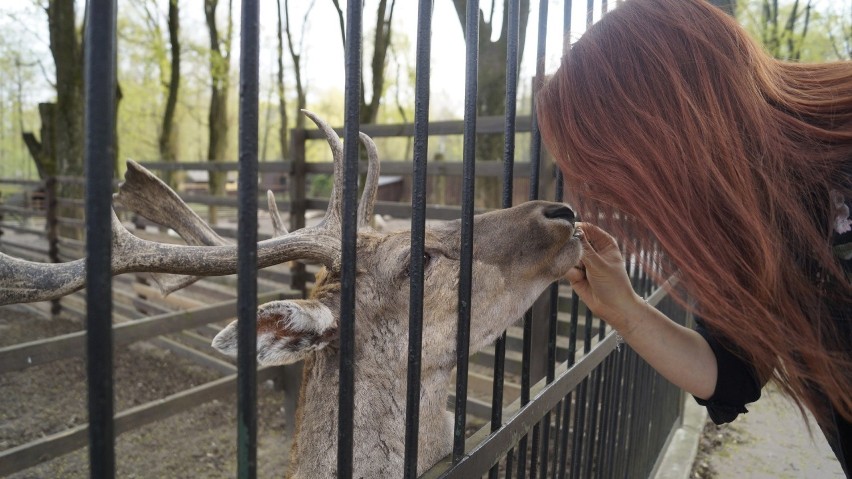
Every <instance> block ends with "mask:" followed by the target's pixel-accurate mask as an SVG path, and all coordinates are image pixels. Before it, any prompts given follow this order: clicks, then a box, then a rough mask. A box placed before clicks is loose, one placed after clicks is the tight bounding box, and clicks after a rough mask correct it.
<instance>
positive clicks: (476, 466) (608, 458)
mask: <svg viewBox="0 0 852 479" xmlns="http://www.w3.org/2000/svg"><path fill="white" fill-rule="evenodd" d="M347 3H348V4H347V12H346V20H347V21H346V26H347V34H346V53H345V62H346V78H345V92H346V98H345V100H344V102H345V105H344V110H345V115H344V118H345V122H344V129H343V136H344V147H345V151H344V182H343V192H342V197H343V212H342V218H341V222H342V254H343V256H342V274H341V276H342V279H341V286H342V288H341V290H342V296H341V310H340V349H339V351H340V365H339V368H340V383H339V384H340V390H339V396H338V401H339V402H338V433H337V445H338V451H337V472H338V476H339V477H341V478H350V477H352V475H353V427H354V426H353V417H354V413H353V411H354V407H355V405H354V387H355V385H354V359H353V358H354V348H355V344H354V328H357V327H358V325H357V322H356V318H355V316H354V310H355V308H354V305H355V294H356V290H355V272H356V261H357V257H356V250H355V244H356V243H355V241H356V215H357V192H358V191H357V190H358V173H359V162H358V153H359V152H358V141H357V135H358V131H359V127H360V125H359V114H358V111H359V106H360V105H359V102H360V87H361V85H360V68H361V20H362V11H361V10H362V2H357V1H350V2H347ZM604 4H605V5H606V2H604ZM563 5H564V8H565V10H564V11H563V19H564V25H565V26H564V28H565V33H567V30H568V28H569V26H570V23H571V17H570V15H571V13H570V12H571V7H572V2H571V1H564V2H563ZM592 5H593V2H591V0H590V1H589V4H588V8H589V9H590V10H591V6H592ZM508 6H509V12H510V13H509V25H508V31H507V33H506V34H507V35H509V42H508V48H507V52H506V72H507V75H506V78H507V83H506V113H505V117H504V121H503V123H502V130H503V134H504V137H505V143H504V155H503V163H502V167H503V191H502V206H503V207H510V206H512V198H513V178H514V177H515V176H516V174H517V173H516V171H515V161H514V159H515V136H516V134H517V132H518V131H519V130H521V129H526V128H527V126H526V125H524V126H520V127H519V125H518V123H517V121H518V117H517V112H516V104H517V100H518V99H517V91H518V88H517V81H518V62H519V58H518V56H519V47H518V34H519V17H520V13H519V1H518V0H512V1H509V2H508ZM547 7H548V2H547V1H542V2H539V9H538V11H539V18H538V45H537V52H536V55H537V58H538V59H539V61H538V62H537V65H536V78H535V81H534V85H535V87H534V88H537V87H538V86H539V85H540V84H541V82H542V81H543V78H544V63H543V59H544V57H545V53H546V52H545V37H546V26H547V18H548V14H549V12H548V8H547ZM88 8H89V10H88V13H87V15H88V16H87V18H88V20H87V31H86V35H87V38H86V44H87V48H86V60H85V61H86V78H87V86H86V98H87V103H86V111H85V115H86V152H85V158H86V169H87V178H86V186H87V192H88V196H87V198H86V201H85V205H86V218H85V225H86V245H87V246H86V255H87V258H88V260H87V278H88V289H87V294H88V298H89V299H90V300H89V301H87V308H88V309H87V318H88V323H87V331H88V333H87V334H86V345H87V347H86V351H87V358H88V364H89V369H88V384H89V427H88V428H87V429H88V433H89V451H90V465H91V474H92V476H93V477H106V478H109V477H114V475H115V456H114V446H113V443H114V437H115V434H116V424H115V420H114V416H113V403H112V398H113V391H112V388H113V382H112V343H113V336H112V334H113V328H112V310H111V304H110V302H108V301H98V300H96V298H103V297H110V295H111V274H110V256H111V251H110V244H111V242H110V234H109V231H110V228H109V222H110V205H111V193H112V183H111V181H110V175H106V174H104V173H103V172H105V171H112V166H111V163H110V162H111V152H112V151H113V141H114V138H113V128H112V122H113V121H114V120H113V118H114V117H113V108H114V101H113V100H114V92H115V68H116V65H115V57H116V51H115V38H116V37H115V18H116V6H115V0H91V1H90V2H89V3H88ZM432 8H433V1H432V0H420V1H419V4H418V26H417V45H416V51H417V58H416V86H415V116H414V124H413V128H411V129H410V130H406V129H401V130H400V131H405V132H408V131H410V133H411V134H413V137H414V149H413V155H414V159H413V163H412V168H413V169H412V176H413V182H412V191H413V194H412V202H411V208H410V211H411V231H412V234H411V252H412V253H411V258H412V262H411V265H410V272H411V281H410V284H411V290H410V311H409V327H410V329H409V336H408V338H409V342H408V344H409V350H408V373H407V394H406V415H405V418H404V421H405V465H404V476H405V477H410V478H413V477H416V475H417V449H418V430H419V421H418V419H419V398H420V387H421V381H420V368H421V354H422V332H423V329H422V319H423V294H424V285H423V264H422V262H421V261H420V258H422V255H423V250H424V232H425V221H426V217H427V206H426V200H425V197H426V179H427V174H428V161H427V158H428V141H427V140H428V137H429V135H430V125H431V124H430V122H429V78H430V74H429V63H430V56H431V52H430V43H431V32H432V27H433V23H432ZM605 8H606V6H604V9H605ZM258 9H259V1H258V0H243V1H242V23H241V25H242V32H241V48H240V51H241V59H240V112H239V125H240V126H239V174H240V178H241V180H242V181H240V182H239V193H238V201H237V205H238V207H239V227H238V232H237V241H238V245H239V263H238V265H239V266H238V269H239V273H238V300H237V312H238V318H239V327H238V331H239V334H238V343H239V357H238V361H237V364H238V366H237V377H236V385H237V395H238V405H237V408H238V414H237V417H238V420H237V425H238V426H237V427H238V431H237V440H238V477H241V478H253V477H256V471H257V464H256V462H257V458H256V447H257V440H256V436H257V417H256V414H257V412H256V400H257V397H256V394H257V393H256V388H257V379H258V370H257V364H256V359H255V346H256V340H255V321H256V313H255V311H256V308H257V276H258V272H257V270H256V264H255V263H256V261H255V259H256V243H257V203H258V202H257V199H258V195H257V177H258V169H259V167H258V162H257V144H258V132H257V126H258V124H257V121H258V112H257V107H258V95H257V92H258V81H259V79H258V51H259V28H258V21H259V10H258ZM478 14H479V3H478V1H476V0H470V1H468V4H467V21H466V26H465V32H466V35H467V39H466V40H467V41H466V45H467V46H466V48H467V50H466V69H465V81H464V88H465V105H464V123H463V135H464V143H463V163H462V167H461V175H462V182H463V188H462V202H461V203H462V204H461V214H460V217H461V224H462V234H461V253H462V254H461V258H460V259H461V261H460V271H459V288H458V337H457V338H456V342H457V377H456V382H455V384H456V392H455V405H454V410H455V419H454V425H455V427H454V439H453V448H452V453H451V455H450V456H449V457H447V458H445V459H444V460H442V461H441V462H439V463H438V464H436V465H435V466H434V467H432V468H431V469H430V470H429V471H427V472H426V473H425V475H424V477H457V478H469V477H479V476H483V475H485V474H487V475H488V477H500V476H502V477H507V478H509V477H515V476H517V477H526V476H527V475H529V476H530V477H539V476H540V477H548V476H553V477H560V478H561V477H566V476H569V477H583V478H585V477H647V476H648V475H649V474H650V473H651V472H652V471H653V470H654V467H655V464H656V461H657V458H658V457H660V451H661V450H662V449H663V448H664V447H665V444H666V442H667V441H668V440H669V437H670V436H671V434H672V432H673V431H674V430H675V429H676V428H677V427H678V426H679V421H680V403H681V398H682V393H681V392H680V391H679V390H677V388H675V387H674V386H672V385H670V384H669V383H667V382H665V380H663V379H662V378H661V377H660V376H659V375H657V374H656V373H655V372H654V371H653V370H651V369H650V368H649V367H648V366H647V364H645V363H644V362H643V361H642V360H641V359H640V358H638V357H637V356H636V355H635V353H633V352H632V351H631V350H630V349H629V348H627V347H623V348H620V347H619V345H618V344H617V343H618V342H617V338H616V335H615V334H614V333H613V332H612V331H609V332H607V327H606V325H605V324H603V323H602V322H600V321H599V320H596V318H594V317H593V316H592V313H591V311H589V310H588V309H585V311H584V313H583V315H584V317H583V318H582V319H583V321H582V331H580V326H581V310H582V309H583V308H581V305H580V303H579V301H578V298H577V297H576V295H574V297H573V298H572V300H571V302H570V310H571V315H570V323H569V326H568V330H567V331H562V332H560V331H559V327H558V321H557V319H558V318H557V316H558V311H559V309H560V296H559V285H558V284H554V285H552V286H551V287H550V288H549V289H548V291H547V292H546V304H547V306H548V308H547V312H546V313H545V317H546V324H547V333H546V335H547V340H546V351H547V354H546V356H547V357H546V373H545V377H544V378H542V379H541V380H540V381H538V382H537V383H535V384H532V383H533V381H534V380H535V379H536V378H533V376H532V375H531V373H530V364H531V362H532V355H533V354H532V350H533V348H534V347H537V346H540V345H539V344H533V336H534V335H533V333H534V332H533V321H534V315H535V314H540V313H534V312H533V311H532V310H531V311H529V312H527V314H525V316H524V323H523V324H524V334H523V339H522V342H523V346H522V350H523V361H522V367H521V383H522V384H521V394H520V398H519V399H518V400H517V401H515V402H514V403H513V404H512V405H510V406H509V407H508V408H504V407H503V384H504V376H505V373H506V371H505V354H506V344H507V336H506V334H505V333H504V334H503V336H502V337H501V338H499V339H498V340H497V342H496V344H495V353H494V366H493V370H494V377H493V394H492V414H491V421H490V423H489V424H487V425H486V426H484V427H482V428H481V429H480V430H479V431H477V432H476V433H474V434H473V435H472V436H470V437H466V434H465V431H466V426H467V424H466V420H467V414H466V412H467V411H466V407H467V404H468V401H467V393H468V360H469V354H468V353H469V349H468V346H469V345H468V341H469V328H470V311H471V307H473V305H471V268H472V260H473V258H472V238H473V234H474V231H473V215H474V213H475V210H474V178H475V177H476V162H475V156H476V135H477V110H476V105H477V102H476V100H477V81H478V73H477V72H478V41H477V38H478V35H479V32H478V28H479V16H478ZM591 19H592V17H591V16H589V17H588V22H589V23H590V22H591ZM528 121H529V122H530V123H529V126H528V129H529V131H530V132H531V136H532V140H531V150H530V163H529V176H530V190H529V191H530V194H529V198H530V199H537V198H538V197H539V185H540V184H541V182H542V181H545V180H548V181H550V180H553V181H555V182H556V188H555V191H556V195H555V198H554V199H556V200H561V197H562V191H561V187H562V179H561V176H560V175H559V174H558V173H554V174H553V176H550V172H545V173H546V175H544V176H545V177H546V178H543V177H542V172H541V171H540V170H541V167H540V165H541V156H542V151H541V139H540V136H539V133H538V125H537V123H536V115H535V111H533V114H532V115H531V117H529V119H528ZM432 133H434V132H432ZM308 136H309V132H301V133H300V135H294V137H297V138H301V141H302V142H304V141H306V140H307V139H308ZM301 148H302V151H303V150H304V145H302V147H301ZM294 150H296V151H298V148H295V149H294ZM303 166H304V165H303ZM302 173H304V172H302ZM302 193H304V192H303V191H302ZM299 200H300V201H306V200H305V199H304V195H303V196H302V198H300V199H299ZM304 206H305V205H301V207H302V208H304ZM297 221H298V220H297ZM301 221H304V218H303V217H302V220H301ZM302 226H304V225H302ZM638 260H639V258H629V261H628V264H629V265H635V264H638V263H639V261H638ZM630 273H631V275H632V278H633V280H634V286H635V287H636V289H637V290H638V291H639V292H641V293H643V294H645V295H647V296H649V297H650V299H649V303H650V304H653V305H656V306H657V307H658V308H660V309H662V310H664V312H666V313H667V314H668V315H669V316H670V317H672V318H674V319H676V320H678V321H680V322H683V323H685V322H686V321H688V319H689V318H687V316H686V315H685V313H684V312H683V311H682V310H680V309H679V308H678V306H677V304H676V303H675V302H674V301H672V300H671V298H669V297H668V296H666V293H665V291H666V289H664V288H661V287H655V285H653V284H652V282H651V277H652V276H651V275H649V274H648V273H647V272H645V271H641V270H640V269H638V268H632V269H631V271H630ZM595 322H597V327H596V328H595V326H594V324H595ZM581 335H582V337H581ZM560 337H561V338H563V339H565V340H566V341H567V343H568V344H567V353H566V355H565V360H564V361H560V360H559V359H557V357H558V354H557V351H558V349H559V347H558V342H559V340H560V339H559V338H560ZM578 341H582V351H581V352H579V351H577V345H578ZM400 420H403V419H402V418H400Z"/></svg>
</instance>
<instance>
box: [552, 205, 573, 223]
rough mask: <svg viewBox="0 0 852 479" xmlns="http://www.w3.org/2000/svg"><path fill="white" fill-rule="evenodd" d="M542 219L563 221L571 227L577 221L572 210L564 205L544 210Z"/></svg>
mask: <svg viewBox="0 0 852 479" xmlns="http://www.w3.org/2000/svg"><path fill="white" fill-rule="evenodd" d="M544 217H545V218H548V219H557V220H565V221H567V222H569V223H571V225H572V226H573V225H574V223H575V222H576V221H577V217H576V215H575V214H574V210H572V209H571V208H569V207H567V206H565V205H552V206H548V207H546V208H545V209H544Z"/></svg>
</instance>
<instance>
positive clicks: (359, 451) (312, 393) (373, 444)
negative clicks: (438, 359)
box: [289, 349, 452, 478]
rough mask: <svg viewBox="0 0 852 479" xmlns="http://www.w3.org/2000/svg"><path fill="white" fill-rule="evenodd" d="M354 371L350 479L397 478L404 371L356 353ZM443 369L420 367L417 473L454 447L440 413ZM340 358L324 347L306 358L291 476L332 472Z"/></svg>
mask: <svg viewBox="0 0 852 479" xmlns="http://www.w3.org/2000/svg"><path fill="white" fill-rule="evenodd" d="M355 364H356V366H355V368H356V370H355V412H354V414H355V417H354V418H353V420H354V436H353V445H354V448H353V468H354V472H355V474H354V475H355V477H398V476H400V475H402V472H403V466H404V457H405V398H406V387H407V386H406V373H405V367H406V365H405V364H403V365H402V366H401V367H393V366H390V365H391V364H393V363H388V362H383V361H377V360H376V358H371V359H368V358H363V360H362V358H358V360H357V361H356V363H355ZM448 386H449V371H443V370H424V371H423V373H422V380H421V394H420V424H419V440H418V445H419V447H418V471H419V472H418V474H419V473H422V472H424V471H425V470H426V469H427V468H428V467H430V466H432V465H433V464H435V463H436V462H437V461H438V460H439V459H440V458H442V457H444V456H445V455H447V454H448V453H449V452H450V451H451V448H452V417H451V416H449V413H447V411H446V405H447V397H448V392H447V391H448V389H447V388H448ZM338 387H339V356H338V354H337V351H334V350H330V349H327V350H323V351H320V352H318V353H317V354H316V355H314V357H313V358H312V359H310V360H307V361H306V362H305V368H304V377H303V381H302V391H301V394H300V398H299V408H298V411H297V419H296V420H297V424H296V437H295V439H294V441H293V446H292V450H291V454H290V471H291V474H290V476H289V477H292V478H308V477H333V476H335V475H336V473H337V466H336V464H337V424H338V401H337V394H338Z"/></svg>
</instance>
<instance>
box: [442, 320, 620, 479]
mask: <svg viewBox="0 0 852 479" xmlns="http://www.w3.org/2000/svg"><path fill="white" fill-rule="evenodd" d="M613 349H615V335H610V336H607V338H606V339H604V340H603V342H601V343H599V344H597V345H595V347H594V348H593V349H592V351H591V352H590V353H589V354H587V355H586V356H584V357H583V358H581V359H580V360H579V361H578V362H577V363H576V365H575V366H574V367H573V368H572V369H571V370H569V371H567V372H566V373H565V374H561V375H560V376H559V377H558V378H556V380H555V381H553V382H552V383H550V384H546V385H544V386H543V387H542V388H541V389H540V390H538V392H537V393H536V400H535V401H530V402H529V403H528V404H527V405H526V406H524V407H522V408H520V409H519V410H518V411H517V413H515V414H514V415H513V416H512V417H511V418H510V419H508V420H507V421H506V424H504V425H503V426H501V427H500V429H499V430H498V431H497V432H495V433H493V434H492V435H491V436H490V438H491V439H490V440H488V441H483V442H480V443H479V444H476V445H472V446H471V450H470V451H468V453H467V454H465V455H464V457H463V458H462V459H461V460H460V461H458V462H455V463H453V464H452V465H451V466H450V467H449V469H446V470H443V469H442V467H445V465H446V463H444V464H439V465H438V466H436V468H435V469H434V473H433V472H432V471H430V473H428V474H427V475H426V476H427V477H436V476H437V477H457V478H468V477H479V475H480V474H482V473H483V472H484V471H485V470H486V469H487V468H490V467H491V466H492V465H494V464H496V463H497V461H499V460H500V458H501V457H502V456H503V455H505V454H506V452H507V451H508V450H509V449H511V444H512V442H513V441H512V439H513V438H515V437H518V436H520V435H521V434H524V433H526V432H527V431H529V427H530V426H529V425H530V424H533V423H534V421H535V420H536V419H537V418H541V417H543V416H544V414H545V413H546V412H547V411H549V410H550V409H553V407H554V406H556V404H557V403H559V401H561V400H562V399H563V398H564V397H565V395H566V394H567V393H568V392H570V391H571V390H572V389H574V388H575V387H576V386H577V385H578V384H580V383H581V382H585V381H586V379H585V378H586V377H587V376H588V375H589V373H590V372H591V371H592V370H593V369H594V368H595V367H597V366H598V365H599V364H600V363H601V362H603V360H604V359H605V358H606V356H607V355H609V354H610V353H611V352H612V350H613Z"/></svg>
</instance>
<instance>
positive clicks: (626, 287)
mask: <svg viewBox="0 0 852 479" xmlns="http://www.w3.org/2000/svg"><path fill="white" fill-rule="evenodd" d="M577 226H578V227H579V228H580V230H581V231H582V233H583V234H582V236H581V237H582V241H583V258H582V260H581V263H580V264H579V265H578V266H576V267H574V268H572V269H571V270H570V271H569V272H568V274H567V278H568V281H569V282H570V283H571V287H572V288H574V291H575V292H576V293H577V295H578V296H579V297H580V299H582V300H583V302H584V303H586V305H587V306H588V307H589V308H591V310H592V311H593V312H594V313H595V314H596V315H597V316H598V317H600V318H602V319H603V320H604V321H606V322H607V323H609V324H610V325H611V326H612V327H614V328H616V329H618V330H621V328H623V327H625V326H627V325H626V318H629V317H630V316H631V314H632V312H635V311H636V310H637V309H638V308H639V307H640V306H641V304H642V302H643V301H642V298H640V297H639V295H637V294H636V293H635V292H634V291H633V286H632V285H631V284H630V278H629V277H628V276H627V269H626V267H625V263H624V257H623V256H622V255H621V251H620V250H619V248H618V244H617V243H616V242H615V238H613V237H612V236H610V235H609V234H608V233H607V232H606V231H604V230H602V229H600V228H598V227H597V226H594V225H591V224H589V223H577Z"/></svg>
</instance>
